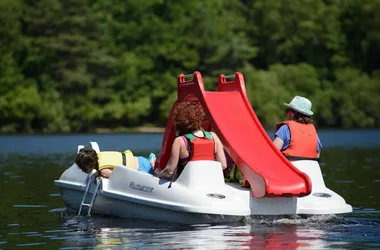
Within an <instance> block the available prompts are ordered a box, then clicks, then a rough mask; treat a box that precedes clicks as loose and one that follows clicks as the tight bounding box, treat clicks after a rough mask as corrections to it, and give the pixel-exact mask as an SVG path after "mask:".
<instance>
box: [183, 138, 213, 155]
mask: <svg viewBox="0 0 380 250" xmlns="http://www.w3.org/2000/svg"><path fill="white" fill-rule="evenodd" d="M203 133H204V137H197V136H194V135H193V134H186V135H185V137H186V138H187V139H188V140H189V141H190V152H189V153H190V159H189V160H190V161H200V160H211V161H214V160H215V142H214V138H212V135H211V134H210V133H209V132H207V131H203Z"/></svg>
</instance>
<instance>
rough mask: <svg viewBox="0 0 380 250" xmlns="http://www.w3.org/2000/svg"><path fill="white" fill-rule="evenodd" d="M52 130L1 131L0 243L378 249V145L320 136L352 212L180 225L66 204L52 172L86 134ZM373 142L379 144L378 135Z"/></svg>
mask: <svg viewBox="0 0 380 250" xmlns="http://www.w3.org/2000/svg"><path fill="white" fill-rule="evenodd" d="M118 137H119V136H118V135H116V136H114V137H112V136H111V137H110V136H106V137H101V138H102V139H101V140H109V141H112V140H113V141H114V142H117V143H116V144H117V145H115V149H116V148H120V149H121V150H122V149H124V148H128V147H124V142H123V141H122V140H117V138H118ZM321 137H323V135H322V136H321ZM359 137H360V136H359ZM9 138H10V137H9ZM9 138H6V139H7V140H11V139H9ZM21 138H22V137H21ZM30 138H33V141H38V140H37V139H35V137H28V138H27V140H29V139H30ZM37 138H38V136H37ZM52 138H53V139H51V138H50V139H49V140H53V141H54V143H52V142H49V143H50V144H49V143H46V141H49V140H48V139H47V138H45V139H44V140H46V141H45V143H42V144H41V145H42V146H41V145H39V146H38V147H37V146H36V148H35V149H34V150H33V149H32V148H31V147H33V146H26V145H28V141H25V140H24V141H23V140H21V139H20V138H17V140H16V141H17V143H15V142H14V141H13V142H10V143H9V144H7V145H10V146H9V147H8V148H7V146H6V145H5V144H4V143H3V142H4V138H0V148H1V149H2V150H3V151H2V152H0V215H1V216H0V249H16V248H24V249H114V248H122V249H260V248H262V249H363V248H366V249H371V248H372V249H380V244H379V242H380V204H379V201H380V195H379V193H378V190H380V157H379V154H378V151H379V149H380V148H379V145H378V146H377V147H356V146H355V147H348V148H347V147H331V146H330V147H329V146H326V145H335V144H336V143H335V144H334V140H335V139H334V140H333V139H331V140H332V141H326V140H327V139H328V137H325V138H324V146H325V147H324V149H323V152H322V159H321V160H322V162H321V168H322V172H323V175H324V179H325V183H326V185H327V186H328V187H329V188H331V189H332V190H334V191H336V192H337V193H339V194H341V195H342V196H343V197H344V198H345V199H346V201H347V202H348V203H349V204H351V205H353V207H354V212H353V213H352V214H349V215H346V216H344V217H337V216H317V217H311V218H298V217H296V218H267V217H261V218H260V217H255V218H253V219H249V220H247V221H245V222H244V223H237V224H236V223H235V224H227V225H193V226H184V225H179V224H168V223H162V222H151V221H141V220H127V219H119V218H109V217H99V216H95V217H83V216H75V215H72V214H71V213H69V212H67V211H66V208H65V207H64V205H63V203H62V200H61V197H60V192H59V190H58V188H56V187H55V186H54V185H53V180H54V179H57V178H58V177H59V176H60V174H61V173H62V172H63V171H64V169H66V168H67V167H68V166H69V165H70V164H71V163H72V161H73V158H74V154H75V151H76V144H80V143H86V142H88V141H90V140H91V139H88V138H85V139H86V140H82V139H83V138H79V139H78V138H76V137H75V136H73V137H72V138H66V137H64V138H65V139H64V140H63V141H60V138H59V137H52ZM372 138H373V137H372ZM145 139H146V138H145V137H144V136H143V135H141V137H140V138H139V141H144V140H145ZM95 140H96V141H99V140H97V138H96V139H95ZM346 140H347V139H346ZM67 141H70V150H66V151H65V150H63V151H64V153H56V152H53V151H54V150H57V147H56V145H59V146H58V148H59V149H65V147H68V146H67V145H65V144H64V142H67ZM145 141H149V140H145ZM73 142H74V143H73ZM377 142H378V144H380V140H378V141H377ZM371 143H373V142H371ZM16 144H17V145H18V146H17V145H16ZM71 144H75V145H74V146H72V145H71ZM31 145H35V144H31ZM100 146H101V148H102V144H101V143H100ZM140 146H141V148H143V147H142V145H140ZM365 146H368V145H365ZM24 148H26V149H25V150H24ZM52 148H53V149H54V150H53V149H52ZM103 148H104V147H103ZM106 148H107V147H106ZM148 148H150V147H148ZM37 149H38V150H42V151H43V152H44V153H39V151H36V150H37ZM45 149H46V150H45ZM108 149H112V147H108ZM7 150H8V151H7ZM149 151H150V149H149ZM140 152H141V151H140ZM140 152H139V153H140ZM142 154H143V155H144V153H142ZM146 154H147V153H145V155H146Z"/></svg>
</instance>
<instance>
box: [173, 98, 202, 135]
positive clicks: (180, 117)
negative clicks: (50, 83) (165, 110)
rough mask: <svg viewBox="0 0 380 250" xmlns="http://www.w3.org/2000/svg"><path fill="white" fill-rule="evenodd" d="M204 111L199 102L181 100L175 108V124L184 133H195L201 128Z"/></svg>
mask: <svg viewBox="0 0 380 250" xmlns="http://www.w3.org/2000/svg"><path fill="white" fill-rule="evenodd" d="M203 116H204V113H203V108H202V106H201V104H200V103H199V102H181V103H179V104H178V105H177V106H176V107H175V109H174V124H175V127H176V129H177V130H178V131H179V132H180V133H182V134H186V133H193V132H195V131H197V130H199V129H201V125H202V119H203Z"/></svg>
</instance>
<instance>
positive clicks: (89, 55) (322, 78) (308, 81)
mask: <svg viewBox="0 0 380 250" xmlns="http://www.w3.org/2000/svg"><path fill="white" fill-rule="evenodd" d="M379 10H380V0H371V1H363V0H207V1H205V0H191V1H188V0H143V1H142V0H80V1H78V0H2V1H0V20H1V24H2V25H1V26H0V120H1V123H0V131H2V132H3V133H4V132H10V133H12V132H49V133H51V132H89V131H96V130H97V129H99V128H107V129H117V128H125V127H136V126H149V125H150V126H165V124H166V120H167V115H168V113H169V111H170V108H171V105H172V103H173V101H174V100H175V98H176V77H177V75H178V74H180V73H189V72H193V71H195V70H199V71H200V72H201V73H202V75H203V76H204V81H205V83H206V88H207V89H213V88H214V87H215V85H216V81H217V76H218V75H219V74H220V73H224V74H231V73H234V72H236V71H241V72H242V73H243V74H244V76H245V80H246V87H247V92H248V95H249V99H250V101H251V103H252V106H253V108H254V109H255V111H256V112H257V115H258V116H259V118H260V120H261V122H262V123H263V125H265V126H267V127H268V128H271V127H273V126H274V124H275V123H276V122H277V121H279V120H281V119H283V118H284V115H285V114H284V110H283V108H282V103H283V102H289V101H290V100H291V98H292V97H293V96H294V95H296V94H298V95H303V96H306V97H308V98H309V99H311V100H312V102H313V105H314V106H313V109H314V111H315V113H316V115H315V117H314V121H315V122H316V123H317V124H318V126H319V127H344V128H372V127H379V126H380V109H379V107H380V95H379V93H380V70H379V69H380V68H379V67H380V57H379V55H380V29H379V27H380V15H378V13H379Z"/></svg>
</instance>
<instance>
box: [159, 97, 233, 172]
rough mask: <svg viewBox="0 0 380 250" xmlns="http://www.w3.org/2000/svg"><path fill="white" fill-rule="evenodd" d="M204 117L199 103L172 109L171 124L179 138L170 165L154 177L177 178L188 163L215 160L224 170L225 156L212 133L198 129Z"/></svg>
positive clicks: (180, 105)
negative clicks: (172, 123) (172, 120)
mask: <svg viewBox="0 0 380 250" xmlns="http://www.w3.org/2000/svg"><path fill="white" fill-rule="evenodd" d="M203 117H204V113H203V109H202V106H201V105H200V103H199V102H182V103H179V104H178V105H177V106H176V107H175V109H174V124H175V127H176V129H177V131H178V132H179V136H178V137H177V138H176V139H175V140H174V142H173V145H172V149H171V154H170V158H169V161H168V163H167V165H166V167H165V168H164V169H163V170H162V171H159V170H158V171H157V172H156V173H155V175H156V176H158V177H162V178H166V179H171V178H172V177H173V175H174V173H177V175H179V174H180V172H181V170H182V169H183V168H184V167H186V164H187V163H188V162H189V161H195V160H216V161H219V162H220V163H221V164H222V168H223V169H225V168H226V167H227V165H226V156H225V155H224V151H223V145H222V143H221V141H220V139H219V137H218V136H217V135H216V134H215V133H214V132H208V131H204V130H203V129H202V127H201V124H202V119H203Z"/></svg>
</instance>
